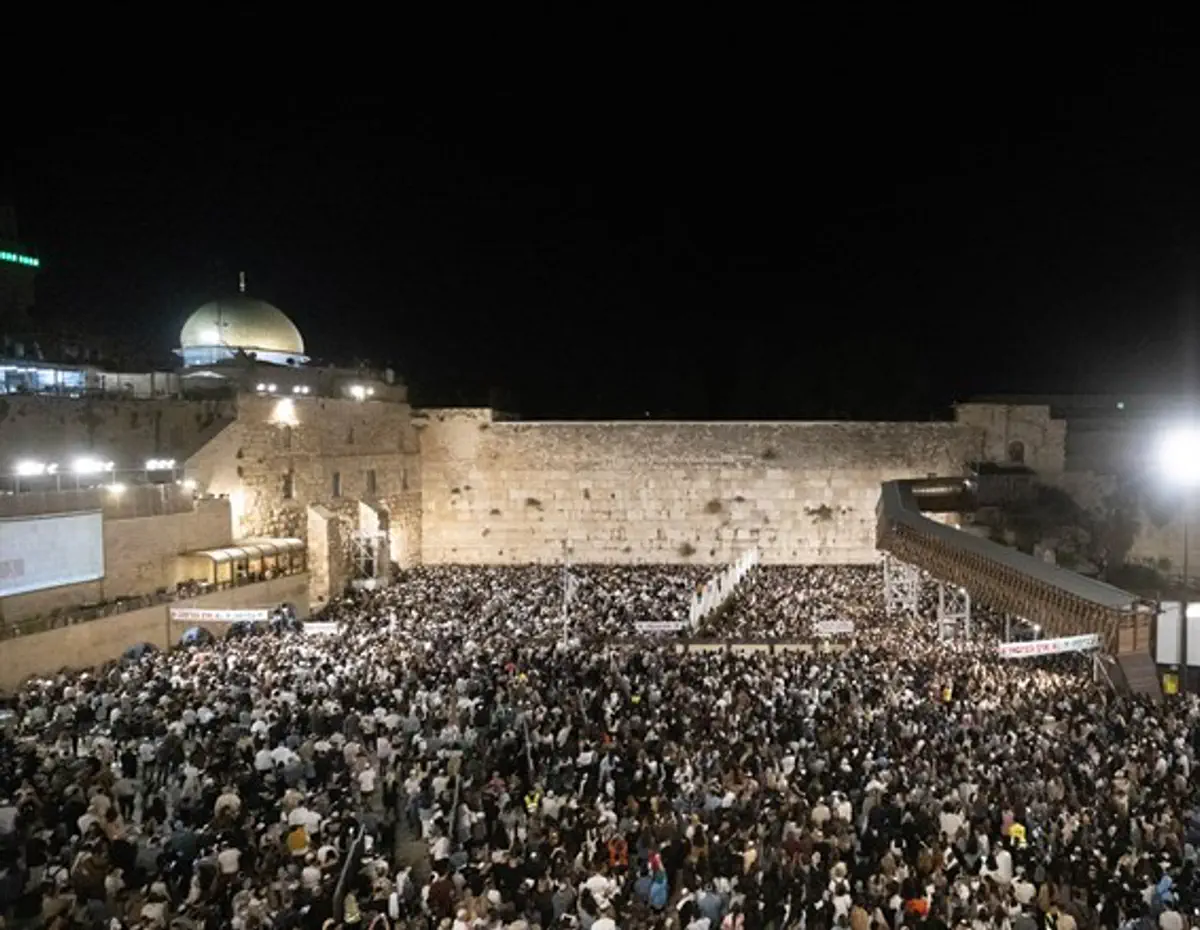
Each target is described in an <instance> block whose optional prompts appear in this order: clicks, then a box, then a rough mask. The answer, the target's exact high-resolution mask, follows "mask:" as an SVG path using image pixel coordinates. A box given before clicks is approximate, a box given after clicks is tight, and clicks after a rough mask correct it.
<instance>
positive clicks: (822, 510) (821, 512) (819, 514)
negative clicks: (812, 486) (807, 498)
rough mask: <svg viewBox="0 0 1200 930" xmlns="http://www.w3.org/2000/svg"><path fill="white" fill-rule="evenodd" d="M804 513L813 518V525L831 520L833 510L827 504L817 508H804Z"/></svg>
mask: <svg viewBox="0 0 1200 930" xmlns="http://www.w3.org/2000/svg"><path fill="white" fill-rule="evenodd" d="M804 512H805V513H806V514H808V515H809V516H810V517H812V518H813V522H814V523H828V522H829V521H830V520H832V519H833V508H832V507H830V506H829V505H828V504H821V506H819V507H805V508H804Z"/></svg>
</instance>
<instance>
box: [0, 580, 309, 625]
mask: <svg viewBox="0 0 1200 930" xmlns="http://www.w3.org/2000/svg"><path fill="white" fill-rule="evenodd" d="M305 571H306V570H301V571H295V572H285V573H281V574H278V575H273V576H271V577H270V578H267V577H262V576H257V575H254V576H247V577H244V578H239V579H236V580H234V581H222V582H218V583H211V582H200V581H188V582H182V583H181V584H178V585H176V586H175V587H174V588H159V589H158V590H157V591H154V592H151V593H149V594H137V595H133V596H131V597H118V598H113V599H112V600H111V601H102V602H96V603H91V604H79V605H77V606H75V607H64V608H56V609H55V610H52V611H50V613H48V614H46V615H44V616H40V617H31V618H29V619H27V620H20V621H18V622H16V623H3V622H0V640H4V639H13V638H15V637H18V636H28V635H29V634H31V633H45V632H47V631H49V630H57V629H61V628H63V627H66V626H74V625H75V624H77V623H90V622H91V621H93V620H103V619H105V618H107V617H115V616H118V615H120V614H125V613H129V612H130V611H134V610H143V609H144V608H146V607H157V606H159V605H163V604H171V603H173V602H175V601H185V600H190V599H191V598H195V597H202V596H203V595H205V594H214V593H216V592H217V591H228V590H230V589H232V588H244V587H248V586H249V585H255V584H261V583H263V582H266V581H274V580H276V579H278V578H288V577H291V576H294V575H303V574H305Z"/></svg>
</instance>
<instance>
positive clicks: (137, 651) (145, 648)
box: [121, 643, 158, 662]
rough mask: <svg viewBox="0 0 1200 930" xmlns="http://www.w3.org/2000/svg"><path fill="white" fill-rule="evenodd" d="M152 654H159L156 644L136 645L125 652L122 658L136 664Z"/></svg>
mask: <svg viewBox="0 0 1200 930" xmlns="http://www.w3.org/2000/svg"><path fill="white" fill-rule="evenodd" d="M150 652H158V647H157V646H155V645H154V643H134V644H133V645H132V646H130V647H129V648H128V649H126V650H125V652H124V653H123V654H122V656H121V658H122V659H124V660H125V661H127V662H136V661H137V660H138V659H140V658H142V656H144V655H146V654H147V653H150Z"/></svg>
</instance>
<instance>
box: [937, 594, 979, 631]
mask: <svg viewBox="0 0 1200 930" xmlns="http://www.w3.org/2000/svg"><path fill="white" fill-rule="evenodd" d="M937 586H938V606H937V619H938V635H939V636H940V637H941V638H942V639H954V638H955V637H956V636H962V637H963V638H965V639H970V638H971V592H970V591H968V590H967V589H966V588H960V587H959V586H958V585H956V584H948V583H946V582H944V581H939V582H938V583H937Z"/></svg>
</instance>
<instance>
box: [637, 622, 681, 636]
mask: <svg viewBox="0 0 1200 930" xmlns="http://www.w3.org/2000/svg"><path fill="white" fill-rule="evenodd" d="M633 628H634V629H635V630H637V631H638V632H639V633H678V632H679V631H680V630H683V629H686V628H687V624H686V623H684V622H682V621H675V620H649V621H646V622H645V623H635V624H634V625H633Z"/></svg>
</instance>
